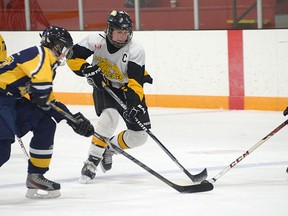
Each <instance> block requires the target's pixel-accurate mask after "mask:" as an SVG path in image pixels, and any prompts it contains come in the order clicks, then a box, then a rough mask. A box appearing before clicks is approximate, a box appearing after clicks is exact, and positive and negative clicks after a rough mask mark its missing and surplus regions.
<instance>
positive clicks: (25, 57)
mask: <svg viewBox="0 0 288 216" xmlns="http://www.w3.org/2000/svg"><path fill="white" fill-rule="evenodd" d="M57 66H58V63H57V59H56V57H55V56H54V55H53V53H52V51H51V50H50V49H48V48H46V47H43V46H34V47H30V48H28V49H25V50H22V51H20V52H18V53H15V54H13V55H11V56H9V57H7V58H6V59H5V60H4V62H2V63H1V64H0V94H5V95H8V96H12V97H21V96H23V95H24V94H25V93H27V90H28V89H27V87H28V85H32V86H33V89H34V91H36V92H34V93H36V94H39V95H41V94H43V93H44V92H50V91H52V82H53V79H54V77H55V73H56V70H55V69H56V67H57ZM54 99H55V98H54V96H53V93H51V94H50V99H49V100H50V101H51V100H54Z"/></svg>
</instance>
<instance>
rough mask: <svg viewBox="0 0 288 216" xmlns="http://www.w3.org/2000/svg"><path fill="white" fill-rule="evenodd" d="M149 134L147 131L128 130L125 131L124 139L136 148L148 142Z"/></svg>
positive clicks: (130, 146) (131, 146)
mask: <svg viewBox="0 0 288 216" xmlns="http://www.w3.org/2000/svg"><path fill="white" fill-rule="evenodd" d="M147 139H148V134H147V133H146V132H145V131H132V130H127V131H126V132H125V133H124V137H123V140H124V142H125V143H126V145H127V146H128V147H129V148H135V147H138V146H141V145H143V144H144V143H146V141H147Z"/></svg>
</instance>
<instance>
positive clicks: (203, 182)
mask: <svg viewBox="0 0 288 216" xmlns="http://www.w3.org/2000/svg"><path fill="white" fill-rule="evenodd" d="M207 183H210V182H209V181H207V180H204V181H202V182H201V184H207Z"/></svg>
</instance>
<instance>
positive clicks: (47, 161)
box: [30, 157, 51, 168]
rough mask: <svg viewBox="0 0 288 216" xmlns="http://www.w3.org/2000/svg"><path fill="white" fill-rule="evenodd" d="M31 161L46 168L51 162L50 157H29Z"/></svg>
mask: <svg viewBox="0 0 288 216" xmlns="http://www.w3.org/2000/svg"><path fill="white" fill-rule="evenodd" d="M30 161H31V163H32V164H33V165H34V166H36V167H40V168H48V167H49V165H50V162H51V158H34V157H30Z"/></svg>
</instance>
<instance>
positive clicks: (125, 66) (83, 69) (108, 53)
mask: <svg viewBox="0 0 288 216" xmlns="http://www.w3.org/2000/svg"><path fill="white" fill-rule="evenodd" d="M132 27H133V24H132V20H131V18H130V16H129V15H128V14H127V13H126V12H125V11H116V10H113V11H112V12H111V13H110V14H109V15H108V18H107V27H106V30H105V32H103V33H102V34H98V33H92V34H90V35H88V36H87V37H86V38H84V39H83V40H82V41H80V42H79V43H77V44H76V45H74V46H73V56H72V58H71V59H69V60H68V62H67V63H68V66H69V67H70V68H71V69H72V70H73V71H74V72H75V73H76V74H77V75H79V76H85V77H87V79H88V81H89V82H90V83H91V82H92V84H93V83H94V84H95V85H96V88H94V90H93V98H94V104H95V110H96V114H97V115H98V116H99V119H98V121H97V123H96V125H95V134H94V136H93V137H92V143H91V146H90V150H89V153H88V159H87V160H86V161H85V162H84V166H83V168H82V170H81V178H80V182H82V183H86V182H88V181H90V180H92V179H93V178H94V177H95V174H96V168H97V166H98V165H99V164H101V165H102V166H101V167H102V170H103V171H104V172H105V171H106V170H110V169H111V167H112V153H111V151H110V150H109V149H108V146H109V142H111V143H113V144H114V145H117V146H119V147H120V148H122V149H128V148H135V147H137V146H141V145H143V144H144V143H145V142H146V140H147V138H148V135H147V133H146V132H145V131H143V129H142V128H140V126H139V125H138V124H136V122H135V121H134V117H136V116H137V118H138V119H139V120H140V121H141V122H142V123H143V124H144V125H145V127H146V128H148V129H150V128H151V123H150V118H149V114H148V109H147V106H146V102H145V94H144V89H143V85H144V83H145V82H150V83H152V78H151V77H150V76H149V74H148V73H147V72H146V71H145V51H144V49H143V47H142V45H141V44H140V43H139V42H137V41H135V40H132V36H133V32H132ZM92 55H93V61H92V62H87V61H86V59H87V58H88V57H89V56H92ZM103 80H105V82H107V83H109V87H110V88H111V89H112V90H113V91H114V92H115V94H117V96H118V97H119V98H121V100H123V101H124V102H125V103H126V104H127V107H128V109H127V110H126V111H125V112H123V109H122V108H121V107H120V106H119V104H118V103H117V102H116V101H115V100H114V99H113V98H112V97H111V96H110V95H109V94H108V93H107V92H106V91H104V89H103V87H102V85H101V81H103ZM119 116H122V118H123V119H124V121H125V123H126V126H127V129H126V130H123V131H122V132H120V133H119V134H116V135H114V133H115V130H116V128H117V125H118V121H119ZM100 162H101V163H100Z"/></svg>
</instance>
